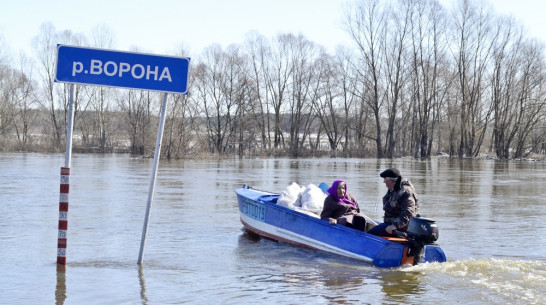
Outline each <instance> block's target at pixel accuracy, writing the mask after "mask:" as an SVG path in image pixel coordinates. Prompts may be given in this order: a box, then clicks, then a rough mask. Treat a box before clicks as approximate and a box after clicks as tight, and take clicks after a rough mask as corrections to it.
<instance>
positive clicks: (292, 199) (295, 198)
mask: <svg viewBox="0 0 546 305" xmlns="http://www.w3.org/2000/svg"><path fill="white" fill-rule="evenodd" d="M300 196H301V187H300V186H299V185H298V184H297V183H296V182H292V184H290V185H289V186H288V187H287V188H286V190H284V191H282V192H281V195H280V196H279V199H278V200H277V204H278V205H280V206H283V207H285V208H289V209H294V207H295V206H301V201H300Z"/></svg>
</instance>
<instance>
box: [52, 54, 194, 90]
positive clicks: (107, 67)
mask: <svg viewBox="0 0 546 305" xmlns="http://www.w3.org/2000/svg"><path fill="white" fill-rule="evenodd" d="M189 65H190V59H189V58H187V57H171V56H158V55H150V54H142V53H129V52H119V51H111V50H103V49H92V48H83V47H74V46H66V45H58V46H57V67H56V69H55V71H56V74H55V81H56V82H65V83H76V84H90V85H99V86H109V87H122V88H131V89H144V90H153V91H161V92H171V93H183V94H186V93H187V90H188V71H189Z"/></svg>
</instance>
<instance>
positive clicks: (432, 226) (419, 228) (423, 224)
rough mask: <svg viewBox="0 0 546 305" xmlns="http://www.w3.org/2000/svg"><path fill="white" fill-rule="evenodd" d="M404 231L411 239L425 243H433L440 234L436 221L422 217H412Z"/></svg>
mask: <svg viewBox="0 0 546 305" xmlns="http://www.w3.org/2000/svg"><path fill="white" fill-rule="evenodd" d="M406 232H407V233H408V235H409V236H410V237H411V238H412V239H414V240H416V241H421V242H424V243H425V244H433V243H434V242H435V241H437V240H438V237H439V234H440V232H439V230H438V225H437V224H436V221H434V220H432V219H429V218H423V217H419V218H415V217H412V218H411V219H410V222H409V225H408V228H407V230H406Z"/></svg>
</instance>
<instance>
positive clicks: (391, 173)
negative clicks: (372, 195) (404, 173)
mask: <svg viewBox="0 0 546 305" xmlns="http://www.w3.org/2000/svg"><path fill="white" fill-rule="evenodd" d="M379 176H380V177H381V178H386V177H391V178H398V177H400V171H399V170H398V169H396V168H388V169H386V170H384V171H383V172H382V173H381V174H379Z"/></svg>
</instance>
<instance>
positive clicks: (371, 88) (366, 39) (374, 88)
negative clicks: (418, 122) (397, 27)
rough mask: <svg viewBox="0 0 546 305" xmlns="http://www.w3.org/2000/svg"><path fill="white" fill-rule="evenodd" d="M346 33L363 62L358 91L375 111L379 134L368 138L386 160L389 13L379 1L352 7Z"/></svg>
mask: <svg viewBox="0 0 546 305" xmlns="http://www.w3.org/2000/svg"><path fill="white" fill-rule="evenodd" d="M345 30H346V31H347V33H348V34H349V35H350V37H351V38H352V40H353V41H354V42H355V43H356V45H357V48H358V51H359V52H360V56H361V59H362V68H361V69H360V71H361V74H360V75H359V79H361V80H362V82H363V85H364V86H362V87H361V88H360V90H359V91H357V92H355V94H357V95H358V96H359V98H360V99H361V100H362V101H363V102H365V103H366V105H367V106H368V107H369V108H370V109H371V110H372V112H373V114H374V120H375V132H372V133H368V132H366V134H368V137H370V138H372V139H374V140H375V143H376V157H378V158H382V157H383V156H384V154H383V144H382V127H381V122H382V118H381V109H382V104H383V100H384V99H385V84H384V83H382V77H383V75H382V73H383V70H384V68H383V65H384V58H383V57H382V56H383V53H382V50H384V46H383V44H384V43H385V37H386V31H387V23H386V13H385V11H384V10H383V7H382V6H381V3H380V2H379V1H378V0H359V1H357V2H355V5H354V7H348V10H347V11H346V15H345Z"/></svg>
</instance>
